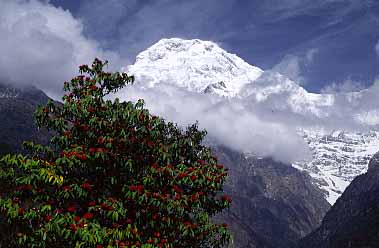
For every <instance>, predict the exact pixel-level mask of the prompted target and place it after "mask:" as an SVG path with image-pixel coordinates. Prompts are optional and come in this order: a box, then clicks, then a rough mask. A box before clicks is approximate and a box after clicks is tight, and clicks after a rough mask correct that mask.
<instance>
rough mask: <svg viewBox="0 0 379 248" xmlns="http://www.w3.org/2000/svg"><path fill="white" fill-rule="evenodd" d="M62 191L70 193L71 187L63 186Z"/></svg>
mask: <svg viewBox="0 0 379 248" xmlns="http://www.w3.org/2000/svg"><path fill="white" fill-rule="evenodd" d="M63 190H64V191H71V190H72V189H71V187H70V186H63Z"/></svg>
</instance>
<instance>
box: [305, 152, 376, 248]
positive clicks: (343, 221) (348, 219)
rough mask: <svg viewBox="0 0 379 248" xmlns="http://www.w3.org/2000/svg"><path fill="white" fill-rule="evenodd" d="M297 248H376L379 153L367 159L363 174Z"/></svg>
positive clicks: (353, 182)
mask: <svg viewBox="0 0 379 248" xmlns="http://www.w3.org/2000/svg"><path fill="white" fill-rule="evenodd" d="M299 247H302V248H313V247H315V248H316V247H323V248H337V247H338V248H339V247H344V248H374V247H379V153H377V154H375V155H374V156H373V158H372V159H371V160H370V163H369V168H368V171H367V173H365V174H363V175H360V176H358V177H356V178H355V179H354V180H353V181H352V183H351V184H350V185H349V186H348V187H347V188H346V190H345V192H344V193H343V194H342V196H341V197H340V198H339V199H338V200H337V202H336V203H335V204H334V205H333V207H332V208H331V209H330V211H328V213H327V214H326V216H325V218H324V220H323V221H322V225H321V226H320V227H319V228H318V229H317V230H316V231H314V232H313V233H311V234H310V235H308V236H307V237H305V238H304V239H303V240H302V241H301V243H300V245H299Z"/></svg>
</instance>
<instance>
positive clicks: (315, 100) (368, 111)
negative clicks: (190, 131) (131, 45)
mask: <svg viewBox="0 0 379 248" xmlns="http://www.w3.org/2000/svg"><path fill="white" fill-rule="evenodd" d="M126 71H127V72H128V73H130V74H133V75H135V76H136V81H137V83H140V84H142V85H143V86H144V87H145V88H153V87H156V86H158V85H159V84H161V83H164V84H169V85H173V86H177V87H180V88H181V89H185V90H188V91H190V92H194V93H198V94H202V95H203V94H213V95H215V96H218V97H220V98H225V97H226V99H228V101H233V99H237V100H238V101H239V102H243V104H244V105H246V106H248V107H249V108H251V109H253V110H254V111H256V113H257V114H258V115H259V117H260V118H262V119H265V120H268V121H269V122H271V123H276V122H279V123H280V122H281V123H284V122H285V123H287V125H291V126H294V127H295V128H296V130H298V133H299V135H300V136H302V137H303V138H304V140H305V142H306V143H307V144H308V146H309V148H310V150H311V151H312V159H311V161H297V162H294V163H293V166H294V167H295V168H298V169H300V170H303V171H306V172H308V173H309V174H310V175H311V177H312V178H313V179H314V183H316V184H317V185H318V186H319V187H320V188H321V189H322V190H324V192H325V197H326V199H327V200H328V201H329V202H330V203H331V204H333V203H334V202H335V201H336V199H337V198H338V197H339V196H340V195H341V193H342V192H343V191H344V189H345V188H346V186H347V185H348V184H349V182H350V181H352V179H353V178H354V177H355V176H357V175H359V174H361V173H363V172H365V171H366V169H367V164H368V160H369V158H370V157H371V156H372V155H373V154H374V153H375V152H377V151H378V150H379V137H378V135H379V132H376V131H375V130H378V129H377V128H376V125H377V124H379V111H378V109H379V104H378V103H377V101H376V99H378V97H379V87H378V86H377V85H374V86H372V87H371V88H370V89H366V90H363V91H360V92H351V93H336V94H315V93H310V92H307V91H306V90H305V89H304V88H302V87H301V86H300V85H299V84H297V83H296V82H294V81H292V80H290V79H288V78H286V77H285V76H284V75H281V74H279V73H277V72H274V71H263V70H261V69H260V68H258V67H256V66H252V65H249V64H248V63H246V62H245V61H244V60H242V59H241V58H239V57H238V56H236V55H234V54H230V53H228V52H226V51H225V50H223V49H222V48H220V47H219V46H218V45H217V44H216V43H213V42H210V41H201V40H198V39H195V40H182V39H178V38H173V39H162V40H160V41H159V42H158V43H156V44H154V45H153V46H151V47H150V48H148V49H147V50H145V51H143V52H141V53H140V54H139V55H138V56H137V58H136V61H135V63H134V64H133V65H130V66H128V67H127V68H126ZM210 111H211V110H210ZM273 131H275V130H273ZM262 145H264V144H262ZM266 145H269V144H266ZM251 152H252V153H254V151H251Z"/></svg>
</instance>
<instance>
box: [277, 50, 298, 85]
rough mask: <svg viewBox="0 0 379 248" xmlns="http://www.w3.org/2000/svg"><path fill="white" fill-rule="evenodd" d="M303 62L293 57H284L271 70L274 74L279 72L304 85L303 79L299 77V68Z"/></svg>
mask: <svg viewBox="0 0 379 248" xmlns="http://www.w3.org/2000/svg"><path fill="white" fill-rule="evenodd" d="M303 60H304V59H303V58H300V57H298V56H295V55H286V56H285V57H284V58H283V59H282V60H281V61H280V62H279V63H278V64H277V65H275V66H274V67H273V68H272V69H271V70H272V71H274V72H279V73H280V74H282V75H284V76H286V77H288V78H289V79H291V80H293V81H294V82H296V83H298V84H300V85H304V84H305V78H304V77H303V76H302V75H301V67H302V64H303V63H304V61H303Z"/></svg>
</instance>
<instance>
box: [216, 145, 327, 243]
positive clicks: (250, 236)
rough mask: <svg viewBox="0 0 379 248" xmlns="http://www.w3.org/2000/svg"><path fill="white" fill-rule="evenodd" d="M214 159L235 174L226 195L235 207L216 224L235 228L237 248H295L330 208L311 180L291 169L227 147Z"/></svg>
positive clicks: (229, 181)
mask: <svg viewBox="0 0 379 248" xmlns="http://www.w3.org/2000/svg"><path fill="white" fill-rule="evenodd" d="M214 153H215V154H216V156H217V158H218V159H219V161H220V163H223V164H224V165H225V166H227V167H228V168H230V170H229V178H228V182H227V185H226V187H225V190H226V192H227V193H228V194H230V195H231V197H232V199H233V203H232V207H231V209H230V210H228V211H227V212H225V213H224V214H222V216H219V217H218V218H217V219H222V220H223V221H226V222H227V223H228V224H229V225H230V226H231V230H232V233H233V236H234V244H233V246H234V247H244V248H245V247H246V248H247V247H259V248H265V247H267V248H271V247H273V248H274V247H275V248H279V247H283V248H284V247H285V248H289V247H295V246H296V243H297V242H298V240H300V239H301V238H302V237H304V236H306V235H307V234H309V233H310V232H311V231H312V230H314V229H315V228H317V227H318V226H319V224H320V223H321V220H322V218H323V217H324V215H325V213H326V212H327V211H328V209H329V208H330V205H329V203H328V202H327V201H326V200H325V199H324V197H323V195H322V193H321V191H320V190H319V189H318V188H316V186H314V185H313V184H312V183H311V180H310V177H309V176H308V175H306V174H304V173H302V172H300V171H298V170H296V169H295V168H293V167H291V166H290V165H286V164H283V163H279V162H276V161H274V160H272V159H270V158H254V157H249V158H246V157H245V156H244V155H243V154H241V153H239V152H235V151H232V150H230V149H228V148H225V147H216V148H214Z"/></svg>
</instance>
